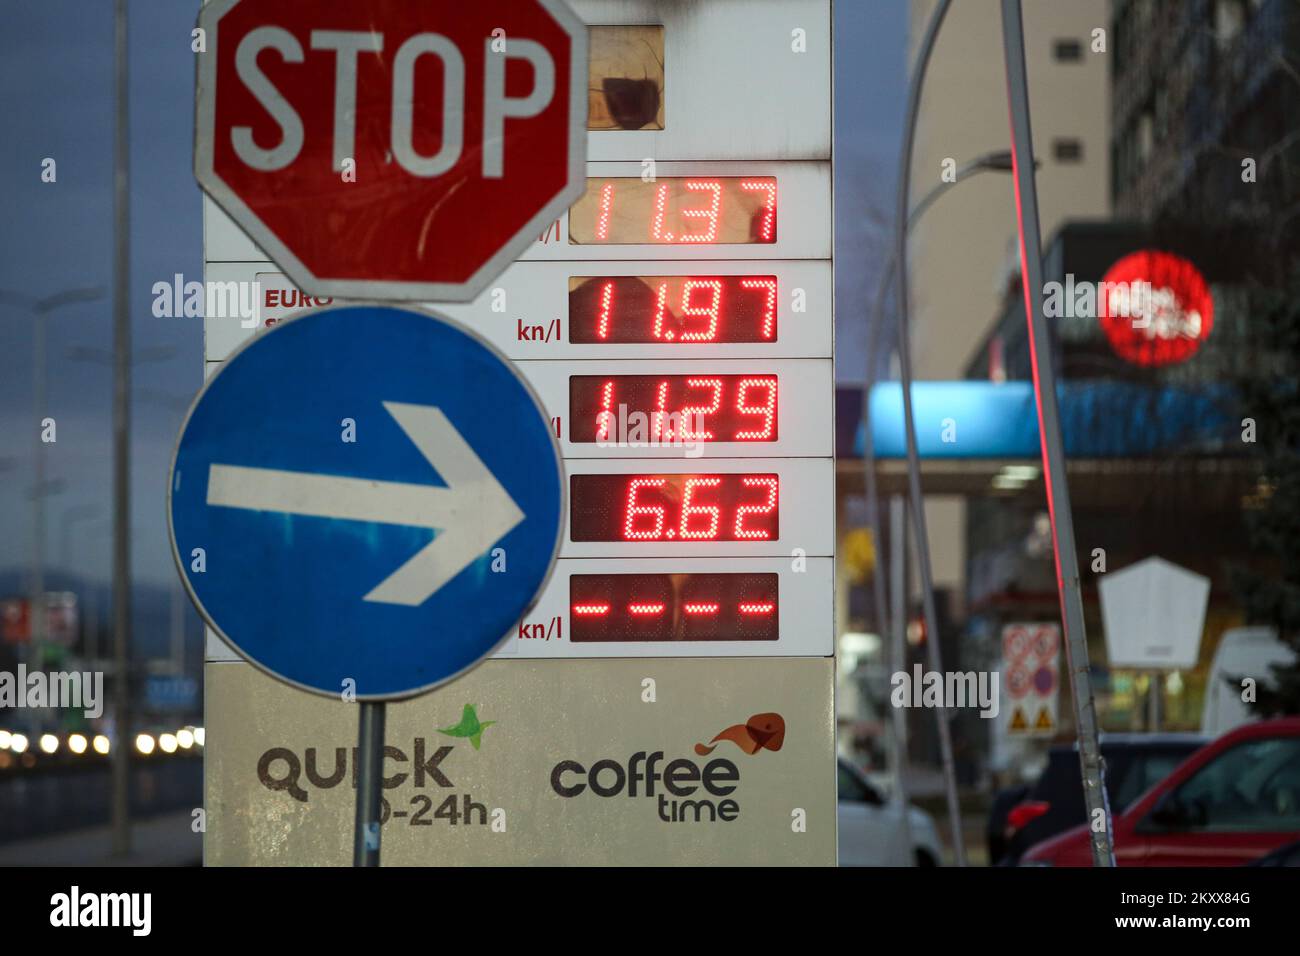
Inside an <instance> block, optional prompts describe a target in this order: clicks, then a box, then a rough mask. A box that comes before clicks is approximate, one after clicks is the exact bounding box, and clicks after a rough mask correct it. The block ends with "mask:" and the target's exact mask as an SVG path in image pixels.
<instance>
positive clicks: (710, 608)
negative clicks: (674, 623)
mask: <svg viewBox="0 0 1300 956" xmlns="http://www.w3.org/2000/svg"><path fill="white" fill-rule="evenodd" d="M720 607H721V605H718V604H687V605H685V606H684V607H683V610H685V611H686V613H687V614H694V615H703V614H717V613H718V609H719V608H720Z"/></svg>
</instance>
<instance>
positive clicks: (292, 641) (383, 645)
mask: <svg viewBox="0 0 1300 956" xmlns="http://www.w3.org/2000/svg"><path fill="white" fill-rule="evenodd" d="M170 479H171V480H170V482H169V484H168V523H169V530H170V533H171V539H172V548H173V553H174V555H175V557H176V562H177V566H178V568H179V569H180V572H181V575H182V577H183V578H184V580H185V582H186V585H187V587H188V588H189V591H190V595H191V596H192V598H193V600H194V602H195V604H196V606H197V607H198V609H199V611H200V613H201V614H202V615H203V617H204V619H205V620H206V621H207V623H208V624H209V625H210V626H211V627H212V629H213V630H215V631H216V632H217V633H218V634H220V635H221V636H222V637H223V638H225V640H226V641H227V642H228V643H230V644H231V645H233V646H234V647H235V648H236V649H237V650H239V651H240V652H241V653H242V654H243V655H244V656H245V657H247V658H248V659H249V660H250V661H251V662H253V663H254V664H256V665H258V666H259V667H261V668H262V669H263V670H266V671H267V672H269V673H270V674H272V675H273V676H275V677H278V678H280V679H281V680H284V681H287V682H288V683H290V684H293V685H295V686H297V687H300V688H302V689H304V690H310V691H315V692H317V693H321V694H328V695H331V696H336V695H340V694H343V693H344V692H345V691H348V690H352V691H354V692H355V694H356V696H357V697H358V698H359V699H371V700H382V699H390V698H398V697H406V696H411V695H414V694H419V693H422V692H424V691H426V690H430V689H432V688H434V687H436V686H438V685H439V684H442V683H444V682H446V681H447V680H450V679H451V678H453V677H455V676H456V675H458V674H460V673H462V672H463V671H465V670H466V669H468V668H470V667H473V666H474V665H475V664H476V663H478V662H479V661H480V660H482V659H483V658H484V657H485V656H487V655H488V654H489V653H491V651H492V650H493V648H495V647H496V646H497V645H498V644H500V643H501V641H502V639H503V638H504V637H506V636H507V635H508V634H509V633H510V631H512V630H513V629H514V628H515V626H516V624H517V623H518V621H519V620H520V619H521V618H522V617H523V615H524V614H525V613H527V611H528V609H529V608H530V607H532V605H533V604H534V603H536V601H537V599H538V597H539V596H540V595H541V592H542V589H543V588H544V587H545V584H546V581H547V579H548V578H549V576H550V573H551V569H552V568H553V566H554V564H555V558H556V555H557V553H558V551H559V547H560V536H561V534H562V530H563V518H564V472H563V462H562V460H561V458H560V451H559V446H558V444H557V443H556V440H555V437H554V434H553V431H552V427H551V423H550V421H549V419H548V418H547V416H546V413H545V411H544V410H543V408H542V405H541V403H540V402H539V401H538V399H537V396H536V395H535V394H534V393H533V391H532V389H531V388H530V387H529V386H528V384H527V383H526V382H525V381H524V379H523V378H522V377H521V376H520V375H519V373H518V372H517V371H516V370H515V368H514V366H513V365H512V364H511V363H510V361H509V360H508V359H506V358H505V357H504V356H503V355H501V353H500V352H498V351H497V350H496V349H495V348H494V347H493V346H492V345H490V344H489V343H487V342H486V341H484V340H483V339H482V338H480V337H479V336H478V335H476V334H474V333H472V332H470V331H469V330H467V329H465V328H463V327H461V326H459V325H457V324H455V323H453V322H451V321H448V320H446V319H443V318H440V317H437V316H434V315H431V314H428V313H425V312H419V311H415V310H412V309H396V308H391V307H387V306H373V305H359V306H347V307H339V308H333V309H326V310H322V311H319V312H311V313H307V314H304V315H302V316H299V317H297V318H293V319H288V320H285V321H283V322H281V323H280V324H278V325H276V326H274V327H272V328H271V329H270V330H268V331H267V332H265V333H263V334H261V335H259V336H257V337H256V338H254V339H252V340H251V341H249V342H248V343H247V344H246V345H244V347H243V348H241V349H240V350H239V351H237V352H236V353H235V354H234V355H232V356H231V357H230V359H229V360H228V361H226V362H225V363H224V365H223V366H222V367H221V369H220V370H219V371H218V372H217V373H216V374H215V375H214V376H213V377H212V378H211V379H209V380H208V382H207V384H206V386H205V387H204V388H203V390H202V391H201V392H200V393H199V396H198V398H197V399H196V400H195V403H194V405H193V407H192V408H191V409H190V412H189V415H188V417H187V418H186V421H185V424H184V426H183V427H182V428H181V433H180V437H179V440H178V443H177V448H176V453H175V456H174V458H173V460H172V468H171V476H170ZM349 682H351V683H349Z"/></svg>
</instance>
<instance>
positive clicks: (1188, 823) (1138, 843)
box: [1021, 717, 1300, 866]
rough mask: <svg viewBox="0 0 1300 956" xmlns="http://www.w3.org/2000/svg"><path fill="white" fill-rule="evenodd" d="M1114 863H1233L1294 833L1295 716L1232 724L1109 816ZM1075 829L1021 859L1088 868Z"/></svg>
mask: <svg viewBox="0 0 1300 956" xmlns="http://www.w3.org/2000/svg"><path fill="white" fill-rule="evenodd" d="M1113 823H1114V832H1115V861H1116V862H1117V863H1118V864H1119V865H1120V866H1239V865H1241V864H1243V863H1250V862H1251V861H1253V860H1256V859H1258V858H1259V857H1262V856H1264V855H1265V854H1266V853H1269V852H1270V851H1272V850H1275V849H1277V848H1278V847H1280V846H1282V845H1284V844H1286V843H1290V842H1292V841H1294V840H1296V839H1297V838H1300V717H1285V718H1281V719H1278V720H1266V721H1260V722H1259V723H1253V724H1247V725H1245V726H1244V727H1238V728H1237V729H1236V730H1233V731H1230V732H1228V733H1226V734H1224V735H1223V736H1222V737H1220V738H1219V739H1218V740H1215V741H1214V742H1213V743H1210V744H1207V745H1206V746H1205V747H1203V748H1201V749H1200V750H1198V751H1196V753H1194V754H1192V756H1190V757H1188V758H1187V759H1186V760H1185V761H1183V762H1182V763H1181V764H1179V765H1178V767H1177V768H1175V769H1174V771H1173V772H1172V773H1170V774H1169V776H1167V777H1165V779H1164V780H1161V781H1160V782H1159V783H1158V784H1156V785H1155V786H1154V787H1152V788H1151V789H1150V790H1149V791H1147V793H1146V794H1145V795H1144V796H1142V797H1140V798H1139V799H1138V800H1137V801H1135V802H1134V803H1133V805H1132V806H1131V807H1129V809H1128V810H1127V811H1125V812H1124V813H1123V814H1121V815H1119V816H1117V817H1115V818H1114V821H1113ZM1090 837H1091V832H1090V830H1089V829H1088V827H1087V826H1086V825H1085V826H1079V827H1075V828H1074V829H1073V830H1067V831H1066V832H1065V833H1062V834H1061V835H1060V836H1057V837H1053V838H1052V839H1050V840H1044V841H1043V842H1042V843H1039V844H1037V845H1036V846H1033V847H1031V848H1030V849H1029V851H1028V852H1027V853H1025V855H1024V856H1023V857H1022V858H1021V863H1022V864H1023V865H1028V866H1035V865H1038V866H1091V865H1092V853H1091V850H1090V849H1089V839H1090Z"/></svg>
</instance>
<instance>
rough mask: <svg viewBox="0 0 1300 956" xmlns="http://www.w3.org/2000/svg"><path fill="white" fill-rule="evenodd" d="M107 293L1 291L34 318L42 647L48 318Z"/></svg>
mask: <svg viewBox="0 0 1300 956" xmlns="http://www.w3.org/2000/svg"><path fill="white" fill-rule="evenodd" d="M103 294H104V290H103V289H101V288H98V287H95V288H80V289H66V290H64V291H63V292H57V293H55V294H54V295H50V296H46V297H44V298H41V299H37V298H34V297H32V296H28V295H25V294H23V293H21V292H13V291H8V290H0V303H4V304H6V305H10V306H13V307H15V308H19V309H22V310H23V311H25V312H27V313H28V314H30V315H31V317H32V411H33V413H34V414H35V417H36V423H35V424H36V428H35V437H36V445H35V448H34V450H33V457H32V470H33V473H34V475H33V477H34V481H33V485H32V570H31V582H30V592H31V593H30V598H29V602H30V603H29V610H28V615H27V619H28V645H27V646H28V647H29V648H37V649H38V648H40V646H41V644H42V643H43V642H44V640H45V624H46V620H45V497H46V495H47V494H48V493H49V491H50V489H49V488H48V487H47V485H46V481H45V436H44V431H45V413H46V405H47V404H48V394H47V393H48V386H47V379H48V375H47V369H46V342H45V331H46V330H45V318H46V316H48V315H49V314H50V313H51V312H53V311H55V310H56V309H59V308H61V307H63V306H65V305H73V304H76V303H81V302H93V301H94V300H96V299H99V298H100V297H102V296H103Z"/></svg>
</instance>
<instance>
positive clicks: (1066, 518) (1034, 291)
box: [1002, 0, 1115, 866]
mask: <svg viewBox="0 0 1300 956" xmlns="http://www.w3.org/2000/svg"><path fill="white" fill-rule="evenodd" d="M1002 46H1003V52H1004V54H1005V56H1006V65H1007V98H1008V100H1009V101H1010V107H1011V155H1012V159H1013V163H1014V167H1015V171H1014V177H1015V184H1016V213H1017V217H1018V220H1019V226H1020V275H1021V279H1022V285H1023V286H1024V290H1025V312H1026V314H1027V317H1028V321H1029V346H1030V357H1031V359H1032V362H1033V369H1034V393H1035V397H1036V399H1037V402H1038V428H1039V434H1040V438H1041V441H1042V448H1043V474H1044V478H1045V479H1046V483H1047V511H1048V515H1049V516H1050V517H1051V521H1052V547H1053V549H1054V550H1055V552H1056V587H1057V591H1058V592H1059V594H1060V596H1061V624H1062V627H1063V629H1064V633H1065V654H1066V663H1067V666H1068V667H1069V671H1070V691H1071V698H1072V699H1073V701H1074V724H1075V728H1076V729H1077V731H1078V735H1079V761H1080V763H1081V765H1082V770H1083V799H1084V804H1085V806H1086V807H1087V810H1088V822H1089V824H1090V825H1092V824H1095V822H1096V821H1097V819H1098V817H1099V816H1100V818H1101V820H1102V821H1103V822H1104V826H1103V827H1102V829H1101V832H1097V829H1096V827H1095V826H1093V838H1092V862H1093V865H1094V866H1114V865H1115V850H1114V845H1113V841H1112V838H1111V820H1110V807H1109V805H1108V804H1107V800H1106V787H1105V765H1104V764H1103V762H1102V759H1101V746H1100V744H1098V742H1097V710H1096V705H1095V704H1094V703H1093V697H1092V681H1091V679H1090V678H1089V676H1088V636H1087V632H1086V631H1085V629H1084V621H1083V596H1082V594H1081V593H1080V591H1079V559H1078V554H1077V552H1076V551H1075V544H1074V517H1073V515H1072V514H1071V512H1070V489H1069V486H1068V484H1067V483H1066V475H1065V447H1064V444H1063V443H1062V441H1061V421H1060V413H1059V410H1058V409H1057V406H1056V372H1055V370H1054V369H1053V367H1052V354H1051V333H1050V331H1049V329H1048V327H1047V318H1046V317H1045V316H1044V314H1043V259H1042V255H1043V253H1042V249H1043V245H1042V240H1041V238H1040V236H1039V229H1038V193H1037V187H1036V185H1035V182H1034V162H1033V155H1034V150H1033V135H1032V133H1031V131H1030V127H1029V84H1028V76H1027V74H1026V71H1025V46H1024V24H1023V23H1022V22H1021V17H1020V0H1002Z"/></svg>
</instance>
